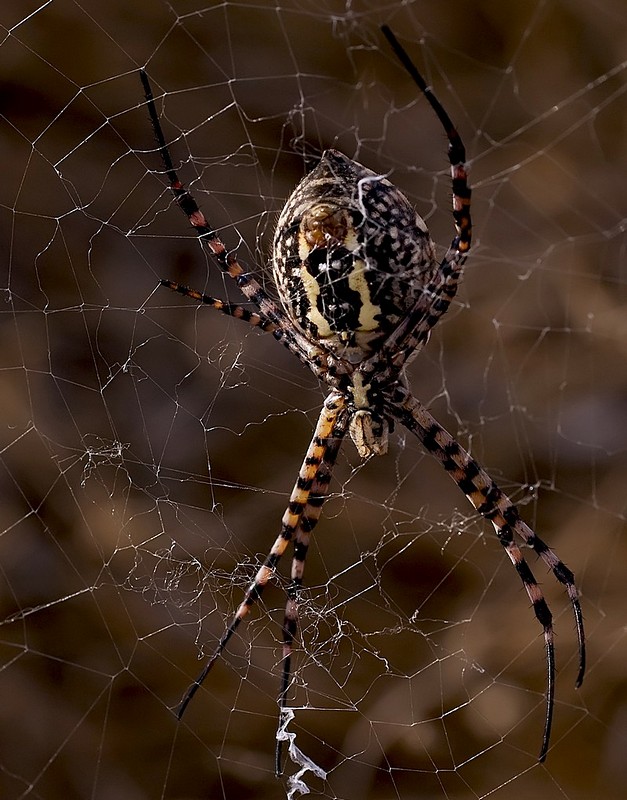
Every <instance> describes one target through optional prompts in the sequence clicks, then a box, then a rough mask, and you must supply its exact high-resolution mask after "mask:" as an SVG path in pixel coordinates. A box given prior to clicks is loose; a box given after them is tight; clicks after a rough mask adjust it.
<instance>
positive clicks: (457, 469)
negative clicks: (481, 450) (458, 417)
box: [386, 386, 586, 761]
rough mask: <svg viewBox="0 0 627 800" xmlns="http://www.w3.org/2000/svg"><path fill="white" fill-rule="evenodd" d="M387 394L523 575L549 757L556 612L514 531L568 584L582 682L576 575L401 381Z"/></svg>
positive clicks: (392, 409)
mask: <svg viewBox="0 0 627 800" xmlns="http://www.w3.org/2000/svg"><path fill="white" fill-rule="evenodd" d="M386 400H387V402H386V410H387V411H388V412H389V413H390V414H391V415H392V416H393V417H395V418H396V419H397V420H399V421H400V422H402V423H403V425H405V427H406V428H407V429H408V430H409V431H411V432H412V433H414V434H415V435H416V436H417V437H418V438H419V439H420V441H421V442H422V444H423V446H424V447H425V449H426V450H428V451H429V453H431V455H433V456H435V458H437V459H438V460H439V461H440V462H441V463H442V465H443V467H444V469H445V470H446V471H447V472H448V473H449V475H450V476H451V477H452V478H453V480H454V481H455V483H456V484H457V485H458V486H459V488H460V489H461V490H462V491H463V493H464V494H465V495H466V497H467V498H468V499H469V500H470V502H471V503H472V505H473V506H474V507H475V508H476V509H477V511H478V512H479V513H480V514H481V515H482V516H483V517H485V519H487V520H489V521H490V522H491V523H492V525H493V526H494V529H495V531H496V535H497V537H498V539H499V541H500V542H501V544H502V545H503V548H504V549H505V552H506V553H507V555H508V556H509V558H510V560H511V562H512V564H513V565H514V568H515V569H516V572H517V573H518V575H519V576H520V579H521V580H522V583H523V586H524V588H525V590H526V592H527V594H528V596H529V599H530V600H531V603H532V605H533V610H534V612H535V615H536V618H537V619H538V622H539V623H540V624H541V625H542V628H543V631H544V641H545V649H546V661H547V692H546V715H545V723H544V734H543V737H542V746H541V748H540V755H539V757H538V758H539V760H540V761H544V759H545V758H546V754H547V750H548V748H549V740H550V736H551V723H552V718H553V706H554V702H555V653H554V645H553V618H552V614H551V611H550V610H549V607H548V605H547V602H546V600H545V599H544V595H543V594H542V590H541V589H540V587H539V586H538V583H537V581H536V579H535V577H534V575H533V572H532V571H531V568H530V567H529V565H528V564H527V562H526V561H525V558H524V556H523V554H522V552H521V550H520V548H519V547H518V545H517V544H516V543H515V541H514V533H517V534H519V535H520V536H521V537H522V539H523V541H524V542H525V543H526V544H527V545H529V546H530V547H532V548H533V549H534V551H535V552H536V553H537V554H538V555H539V556H540V557H541V558H542V559H543V560H544V562H545V563H546V564H547V565H548V566H549V567H550V568H551V570H552V572H553V574H554V576H555V577H556V579H557V580H558V581H559V582H560V583H562V584H564V586H565V587H566V590H567V593H568V596H569V599H570V602H571V605H572V609H573V614H574V617H575V625H576V628H577V638H578V641H579V671H578V674H577V683H576V685H577V686H579V685H580V684H581V682H582V680H583V676H584V671H585V663H586V651H585V635H584V628H583V616H582V613H581V606H580V603H579V597H578V591H577V587H576V585H575V578H574V575H573V573H572V572H571V571H570V569H568V567H567V566H566V565H565V564H564V563H563V562H562V561H561V560H560V559H559V558H558V557H557V555H556V554H555V553H554V552H553V551H552V550H551V549H550V548H549V547H548V545H546V544H545V543H544V542H543V541H542V540H541V539H540V538H539V537H537V536H536V535H535V534H534V533H533V531H532V530H531V529H530V528H528V526H527V525H526V524H525V523H524V522H523V521H522V519H521V518H520V515H519V513H518V510H517V508H516V506H515V505H514V504H513V503H512V502H511V500H510V499H509V498H508V497H507V495H506V494H504V493H503V492H502V491H501V490H500V489H499V488H498V486H497V485H496V484H495V483H494V481H493V480H492V479H491V478H490V476H489V475H488V474H487V472H486V471H485V470H484V469H483V468H482V467H481V466H480V465H479V464H478V463H477V462H476V461H475V460H474V459H473V458H472V457H471V456H470V455H469V453H467V452H466V450H464V448H463V447H462V446H461V445H460V444H459V443H458V442H457V441H456V440H455V439H454V438H453V437H452V436H451V434H450V433H448V431H446V430H445V429H444V428H443V427H442V426H441V425H440V423H439V422H437V420H436V419H435V418H434V417H433V416H432V415H431V414H430V413H429V412H428V411H427V409H426V408H425V407H424V406H423V405H422V403H420V402H419V401H418V400H416V398H414V397H412V395H411V394H410V393H409V391H408V390H407V389H405V388H404V387H402V386H397V387H396V388H395V390H394V391H393V392H391V393H390V394H389V395H388V396H387V398H386Z"/></svg>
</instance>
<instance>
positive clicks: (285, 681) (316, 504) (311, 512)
mask: <svg viewBox="0 0 627 800" xmlns="http://www.w3.org/2000/svg"><path fill="white" fill-rule="evenodd" d="M348 420H349V417H348V414H346V413H343V414H340V415H339V416H338V418H337V420H336V423H335V425H334V427H333V430H332V431H331V434H330V436H329V438H328V439H327V440H326V447H325V450H324V454H323V456H322V460H321V462H320V465H319V467H318V471H317V472H316V475H315V477H314V479H313V482H312V484H311V491H310V493H309V497H308V499H307V502H306V504H305V507H304V509H303V511H302V514H301V517H300V522H299V523H298V527H297V529H296V531H295V533H294V557H293V559H292V572H291V581H290V584H289V586H288V589H287V603H286V605H285V617H284V620H283V671H282V676H281V690H280V692H279V709H280V714H279V728H280V727H281V719H282V716H283V712H284V709H285V705H286V701H287V691H288V689H289V683H290V675H291V666H292V645H293V643H294V638H295V636H296V632H297V630H298V595H299V593H300V589H301V587H302V585H303V574H304V571H305V559H306V558H307V551H308V550H309V538H310V536H311V532H312V531H313V529H314V528H315V527H316V525H317V523H318V520H319V519H320V514H321V512H322V504H323V503H324V501H325V499H326V496H327V494H328V492H329V484H330V482H331V474H332V472H333V467H334V466H335V462H336V460H337V456H338V453H339V451H340V448H341V446H342V442H343V440H344V436H345V434H346V431H347V428H348ZM282 745H283V740H282V739H277V743H276V753H275V774H276V776H277V777H279V776H280V775H282V774H283V767H282V763H281V762H282V749H283V748H282Z"/></svg>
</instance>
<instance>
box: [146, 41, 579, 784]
mask: <svg viewBox="0 0 627 800" xmlns="http://www.w3.org/2000/svg"><path fill="white" fill-rule="evenodd" d="M382 30H383V32H384V34H385V36H386V38H387V39H388V41H389V43H390V44H391V46H392V49H393V50H394V52H395V54H396V55H397V57H398V58H399V60H400V61H401V63H402V64H403V66H404V67H405V68H406V70H407V71H408V72H409V74H410V75H411V77H412V78H413V80H414V81H415V83H416V84H417V86H418V87H419V89H420V90H421V92H422V93H423V95H424V96H425V97H426V99H427V100H428V102H429V104H430V105H431V107H432V109H433V110H434V111H435V113H436V115H437V117H438V119H439V120H440V122H441V123H442V126H443V127H444V130H445V132H446V135H447V137H448V140H449V148H448V157H449V161H450V164H451V177H452V188H453V219H454V222H455V228H456V232H455V236H454V238H453V240H452V242H451V244H450V246H449V248H448V250H447V251H446V253H445V255H444V258H443V259H442V260H441V261H440V262H439V263H437V262H436V261H435V254H434V247H433V243H432V241H431V239H430V237H429V234H428V232H427V229H426V226H425V223H424V222H423V220H422V219H421V218H420V217H419V216H418V215H417V214H416V212H415V211H414V210H413V209H412V207H411V205H410V203H409V202H408V200H407V198H406V197H405V196H404V195H403V194H402V192H400V191H399V190H398V189H397V188H396V187H394V186H393V185H392V184H391V183H390V182H389V181H388V180H387V179H386V178H385V177H382V176H381V175H377V174H376V173H375V172H372V171H371V170H369V169H367V168H366V167H363V166H362V165H361V164H358V163H357V162H355V161H352V160H351V159H350V158H347V157H346V156H344V155H342V154H341V153H339V152H337V151H336V150H326V151H325V152H324V153H323V155H322V157H321V159H320V162H319V164H318V165H317V166H316V167H315V168H314V170H313V171H312V172H311V173H310V174H309V175H308V176H307V177H306V178H304V179H303V180H302V181H301V182H300V183H299V185H298V186H297V187H296V189H295V190H294V192H293V194H292V195H291V197H290V198H289V199H288V201H287V202H286V204H285V207H284V209H283V211H282V212H281V214H280V216H279V221H278V225H277V229H276V234H275V238H274V258H273V266H274V276H275V280H276V284H277V290H278V293H279V296H280V299H281V303H282V306H283V308H281V307H280V306H278V305H277V304H276V303H275V302H274V301H273V300H272V299H271V298H270V297H269V295H268V294H266V292H265V291H264V290H263V288H262V287H261V285H260V284H259V282H258V281H257V280H256V278H255V277H254V275H253V274H251V273H250V272H248V271H246V270H244V268H243V267H242V266H241V265H240V263H239V261H238V258H237V255H236V254H235V253H234V252H233V251H229V250H227V248H226V247H225V245H224V243H223V242H222V240H221V239H220V238H219V236H218V234H217V233H216V231H215V229H214V228H213V227H212V226H211V225H210V223H209V222H208V220H207V218H206V217H205V215H204V214H203V212H202V211H201V210H200V209H199V207H198V205H197V204H196V201H195V200H194V198H193V197H192V195H191V194H190V193H189V192H188V191H187V190H186V189H185V187H184V186H183V185H182V184H181V182H180V180H179V178H178V175H177V174H176V171H175V169H174V166H173V164H172V159H171V157H170V153H169V150H168V147H167V144H166V141H165V138H164V135H163V132H162V130H161V125H160V123H159V117H158V114H157V110H156V108H155V103H154V99H153V96H152V91H151V89H150V84H149V82H148V78H147V76H146V74H145V73H144V72H142V73H141V77H142V81H143V84H144V89H145V92H146V100H147V103H148V110H149V112H150V116H151V120H152V124H153V128H154V131H155V135H156V137H157V141H158V143H159V150H160V153H161V157H162V159H163V163H164V165H165V169H166V174H167V176H168V179H169V181H170V188H171V190H172V192H173V194H174V197H175V199H176V202H177V203H178V205H179V206H180V208H181V209H182V211H183V212H184V213H185V215H186V216H187V218H188V220H189V222H190V223H191V225H192V226H193V227H194V229H195V231H196V233H197V234H198V236H199V238H200V240H201V241H202V243H203V244H204V245H205V246H206V247H207V249H208V250H209V251H210V253H211V254H212V255H213V256H214V257H215V259H216V261H217V264H218V266H219V267H220V269H222V270H223V271H224V272H225V273H226V274H227V275H229V276H230V277H231V278H233V280H234V281H235V282H236V283H237V285H238V286H239V288H240V289H241V291H242V292H243V294H244V296H245V297H246V299H247V300H248V302H249V303H250V304H251V305H252V306H253V308H254V310H252V311H251V310H250V308H247V307H244V306H242V305H236V304H233V303H228V302H225V301H223V300H220V299H218V298H215V297H210V296H208V295H205V294H202V293H201V292H197V291H195V290H193V289H189V288H187V287H185V286H181V285H180V284H178V283H175V282H173V281H170V280H163V281H162V284H163V285H164V286H167V287H168V288H170V289H173V290H174V291H177V292H179V293H180V294H183V295H186V296H188V297H191V298H193V299H195V300H197V301H200V302H203V303H205V304H206V305H208V306H210V307H211V308H214V309H216V310H218V311H221V312H222V313H224V314H229V315H231V316H234V317H236V318H238V319H242V320H244V321H246V322H248V323H249V324H251V325H253V326H256V327H258V328H260V329H261V330H263V331H266V332H268V333H271V334H272V335H273V336H274V337H275V338H276V339H277V340H278V341H280V342H282V343H283V344H284V345H285V346H286V347H287V348H288V349H289V350H290V352H291V353H293V354H294V355H295V356H296V357H297V358H298V359H299V360H300V361H301V362H302V363H303V364H305V365H306V366H308V367H309V368H310V369H311V370H312V371H313V372H314V374H315V375H316V376H317V377H318V378H319V379H320V381H322V382H323V383H326V384H327V385H328V386H329V387H330V389H331V391H330V393H329V395H328V396H327V398H326V400H325V402H324V404H323V407H322V411H321V412H320V417H319V419H318V422H317V424H316V429H315V431H314V435H313V437H312V440H311V442H310V444H309V447H308V448H307V453H306V455H305V458H304V460H303V463H302V466H301V468H300V471H299V474H298V478H297V480H296V483H295V485H294V488H293V489H292V492H291V494H290V500H289V503H288V506H287V508H286V510H285V513H284V515H283V518H282V522H281V528H280V531H279V533H278V536H277V538H276V540H275V542H274V544H273V546H272V548H271V550H270V552H269V554H268V556H267V557H266V559H265V561H264V562H263V564H262V565H261V566H260V567H259V569H258V571H257V574H256V575H255V577H254V579H253V581H252V582H251V584H250V586H249V588H248V590H247V591H246V593H245V595H244V598H243V600H242V602H241V603H240V605H239V607H238V608H237V610H236V612H235V614H234V616H233V618H232V620H231V622H230V624H229V625H228V627H227V628H226V630H225V631H224V633H223V635H222V636H221V638H220V641H219V642H218V645H217V647H216V648H215V650H214V653H213V655H212V657H211V658H210V659H209V661H208V662H207V664H206V666H205V668H204V669H203V671H202V672H201V674H200V675H199V676H198V678H197V679H196V681H194V683H193V684H192V685H191V686H190V687H189V689H188V690H187V692H186V694H185V695H184V697H183V700H182V702H181V703H180V705H179V707H178V709H177V714H178V716H179V717H180V716H181V715H182V713H183V711H184V710H185V708H186V707H187V704H188V703H189V701H190V700H191V698H192V697H193V696H194V694H195V693H196V691H197V690H198V687H199V686H200V685H201V684H202V682H203V680H204V679H205V677H206V676H207V674H208V672H209V670H210V669H211V668H212V666H213V665H214V663H215V662H216V660H217V659H218V658H219V656H220V654H221V653H222V652H223V650H224V648H225V647H226V645H227V643H228V642H229V640H230V638H231V636H232V635H233V634H234V632H235V631H236V629H237V628H238V626H239V624H240V623H241V621H242V620H243V619H244V618H245V616H246V615H247V614H248V612H249V610H250V608H251V607H252V606H253V605H254V603H255V602H256V600H257V599H258V598H259V596H260V595H261V593H262V591H263V589H264V587H265V586H266V585H267V583H268V581H269V580H270V578H271V577H272V576H273V574H274V572H275V570H276V566H277V564H278V562H279V560H280V558H281V556H282V555H283V554H284V553H285V551H286V549H287V547H288V545H289V544H290V543H292V545H293V548H294V555H293V560H292V570H291V582H290V584H289V587H288V592H287V594H288V598H287V603H286V607H285V618H284V622H283V672H282V681H281V689H280V693H279V706H280V709H281V720H283V717H284V712H285V711H286V706H287V693H288V689H289V684H290V674H291V655H292V645H293V641H294V637H295V635H296V631H297V623H298V604H297V601H298V592H299V589H300V587H301V585H302V580H303V572H304V567H305V558H306V556H307V550H308V547H309V538H310V534H311V532H312V530H313V529H314V527H315V525H316V523H317V522H318V519H319V517H320V512H321V508H322V504H323V502H324V499H325V497H326V495H327V493H328V491H329V483H330V480H331V473H332V470H333V467H334V465H335V461H336V459H337V455H338V453H339V450H340V447H341V445H342V442H343V439H344V437H345V436H346V434H347V433H350V436H351V438H352V439H353V441H354V442H355V445H356V446H357V450H358V452H359V454H360V455H361V456H362V457H364V458H366V457H368V456H371V455H379V454H383V453H385V451H386V449H387V438H388V431H389V428H390V426H391V424H393V423H394V422H397V423H400V424H401V425H403V426H405V428H407V430H408V431H410V432H411V433H413V434H414V435H415V436H416V437H417V438H418V439H419V440H420V441H421V443H422V445H423V446H424V448H425V449H426V450H427V452H429V453H430V454H431V455H433V456H434V458H436V459H437V460H438V461H440V463H441V464H442V466H443V467H444V469H445V470H446V472H447V473H448V474H449V475H450V476H451V478H452V479H453V480H454V481H455V483H456V484H457V485H458V486H459V488H460V489H461V490H462V492H463V493H464V494H465V495H466V497H467V498H468V500H469V501H470V503H472V505H473V506H474V508H475V509H476V511H477V512H478V514H480V515H481V516H482V517H484V518H485V519H486V520H488V521H489V522H490V523H491V524H492V525H493V527H494V530H495V533H496V535H497V537H498V540H499V542H500V543H501V545H502V546H503V548H504V550H505V553H506V554H507V556H508V558H509V559H510V561H511V563H512V564H513V566H514V568H515V569H516V572H517V573H518V575H519V577H520V579H521V581H522V584H523V586H524V588H525V591H526V592H527V596H528V598H529V600H530V601H531V604H532V606H533V610H534V613H535V616H536V618H537V620H538V622H539V623H540V625H541V626H542V630H543V635H544V644H545V652H546V665H547V691H546V709H545V722H544V734H543V737H542V746H541V749H540V760H543V759H544V758H545V756H546V753H547V750H548V747H549V738H550V733H551V723H552V716H553V705H554V699H555V654H554V643H553V638H554V637H553V619H552V616H551V612H550V610H549V607H548V605H547V603H546V600H545V599H544V596H543V594H542V590H541V589H540V587H539V585H538V583H537V581H536V579H535V577H534V575H533V572H532V571H531V568H530V566H529V564H528V563H527V561H526V559H525V557H524V555H523V552H522V550H521V546H520V545H521V543H522V544H523V545H524V546H526V547H527V548H529V549H530V550H531V551H533V552H534V553H535V555H536V556H538V557H539V558H540V559H541V560H542V561H543V562H544V564H545V565H546V566H547V567H548V568H549V569H550V570H551V572H552V573H553V575H554V577H555V578H556V580H557V581H559V582H560V583H561V584H562V585H563V586H564V587H565V588H566V591H567V593H568V597H569V599H570V602H571V605H572V609H573V613H574V617H575V624H576V629H577V637H578V642H579V671H578V673H577V681H576V685H577V686H579V685H580V684H581V681H582V680H583V675H584V671H585V641H584V630H583V619H582V614H581V607H580V604H579V595H578V591H577V587H576V586H575V579H574V576H573V573H572V572H571V571H570V570H569V569H568V567H567V566H566V565H565V564H564V563H563V562H562V561H561V560H560V559H559V558H558V557H557V555H556V554H555V553H554V552H553V551H552V550H551V549H550V548H549V547H548V545H547V544H545V542H544V541H543V540H542V539H541V538H540V537H539V536H537V535H536V534H535V533H534V532H533V531H532V530H531V528H530V527H529V526H528V525H527V524H526V523H525V522H524V521H523V520H522V518H521V517H520V514H519V513H518V509H517V508H516V506H515V505H514V504H513V503H512V502H511V500H510V499H509V498H508V497H507V496H506V495H505V494H504V493H503V492H502V491H501V490H500V489H499V487H498V486H497V485H496V484H495V483H494V481H493V480H492V479H491V478H490V476H489V475H488V474H487V472H486V471H485V470H484V469H483V468H482V467H481V466H480V464H479V463H478V462H477V461H476V460H475V459H474V458H472V456H471V455H470V454H469V453H468V452H466V450H465V449H464V448H463V447H462V445H461V444H459V442H457V441H456V440H455V439H454V438H453V437H452V436H451V434H450V433H448V431H446V430H445V429H444V428H443V427H442V426H441V425H440V424H439V423H438V422H437V420H436V419H434V417H433V416H432V415H431V414H430V413H429V411H428V410H427V409H426V408H425V407H424V406H423V405H422V403H420V401H419V400H418V399H417V398H415V397H414V396H413V395H412V394H411V392H410V390H409V388H408V386H407V384H406V382H405V380H404V378H403V376H402V371H403V368H404V367H405V366H406V365H407V363H408V362H409V360H410V359H411V358H412V357H413V356H415V354H416V353H417V352H418V351H419V350H420V348H422V347H423V346H424V345H425V343H426V342H427V340H428V337H429V333H430V331H431V329H432V328H433V326H434V325H435V324H436V323H437V322H438V320H439V319H440V317H441V316H442V315H443V314H444V313H446V311H447V309H448V307H449V305H450V303H451V301H452V299H453V297H454V296H455V292H456V289H457V285H458V283H459V280H460V278H461V274H462V267H463V264H464V260H465V258H466V254H467V252H468V250H469V248H470V243H471V224H470V189H469V187H468V181H467V170H466V164H465V158H466V156H465V151H464V146H463V144H462V140H461V137H460V136H459V134H458V132H457V130H456V129H455V128H454V126H453V124H452V122H451V120H450V118H449V117H448V115H447V113H446V112H445V111H444V109H443V107H442V106H441V105H440V103H439V102H438V100H437V99H436V98H435V96H434V95H433V93H432V92H431V90H430V89H429V88H428V87H427V85H426V83H425V81H424V79H423V78H422V76H421V75H420V73H419V72H418V71H417V69H416V67H415V66H414V64H413V62H412V61H411V60H410V58H409V56H408V55H407V53H406V52H405V50H404V49H403V48H402V47H401V45H400V44H399V42H398V41H397V39H396V37H395V36H394V35H393V34H392V32H391V31H390V30H389V28H387V27H384V28H383V29H382ZM285 724H287V722H285ZM284 738H286V734H285V733H284V732H283V731H282V729H281V727H280V735H279V733H277V742H278V744H277V751H276V772H277V774H280V772H281V770H282V766H281V741H282V740H283V739H284Z"/></svg>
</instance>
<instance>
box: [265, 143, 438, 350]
mask: <svg viewBox="0 0 627 800" xmlns="http://www.w3.org/2000/svg"><path fill="white" fill-rule="evenodd" d="M436 266H437V265H436V262H435V253H434V247H433V243H432V241H431V238H430V236H429V233H428V231H427V227H426V225H425V223H424V222H423V220H422V219H421V218H420V217H419V216H418V215H417V214H416V212H415V211H414V209H413V208H412V206H411V204H410V203H409V201H408V200H407V198H406V197H405V195H403V194H402V192H400V191H399V190H398V189H397V188H396V187H395V186H393V185H392V184H391V183H390V182H389V181H388V180H387V179H385V178H384V177H382V176H381V175H377V174H376V173H374V172H372V171H371V170H369V169H367V168H366V167H364V166H362V165H361V164H358V163H357V162H355V161H352V160H351V159H350V158H347V157H346V156H345V155H343V154H342V153H340V152H338V151H337V150H327V151H325V152H324V153H323V154H322V157H321V159H320V162H319V163H318V165H317V166H316V167H315V168H314V169H313V170H312V171H311V172H310V173H309V175H307V176H306V177H305V178H304V179H303V180H302V181H301V182H300V183H299V184H298V186H297V187H296V189H295V190H294V192H293V193H292V195H291V196H290V198H289V199H288V201H287V202H286V204H285V207H284V208H283V211H282V212H281V215H280V217H279V221H278V224H277V229H276V233H275V236H274V260H273V268H274V277H275V281H276V284H277V287H278V291H279V295H280V298H281V302H282V303H283V307H284V308H285V311H286V313H287V314H288V315H289V317H290V319H291V320H292V321H293V322H294V323H295V324H296V325H297V326H298V327H299V328H300V329H301V330H302V331H303V332H304V333H305V335H306V336H307V337H308V338H309V339H311V340H312V341H316V342H323V343H324V344H325V345H326V346H328V347H329V348H330V349H331V350H333V351H334V352H335V353H336V354H338V355H340V356H342V357H343V358H345V359H347V360H348V361H350V362H352V363H359V362H360V361H362V360H363V359H364V358H365V357H366V356H368V355H369V354H370V353H371V352H372V351H373V349H376V343H377V342H378V341H380V340H381V339H382V338H383V337H385V335H386V334H388V333H389V332H390V331H391V330H393V329H394V327H395V326H396V325H397V324H398V322H399V321H400V319H401V318H402V317H403V315H404V314H405V313H406V312H407V311H408V310H409V309H410V308H411V307H412V306H413V305H414V303H415V302H416V300H417V298H418V297H419V295H420V292H421V290H422V288H423V286H424V285H425V283H426V282H427V281H428V280H429V278H430V277H431V275H432V273H433V270H434V269H435V268H436Z"/></svg>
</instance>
